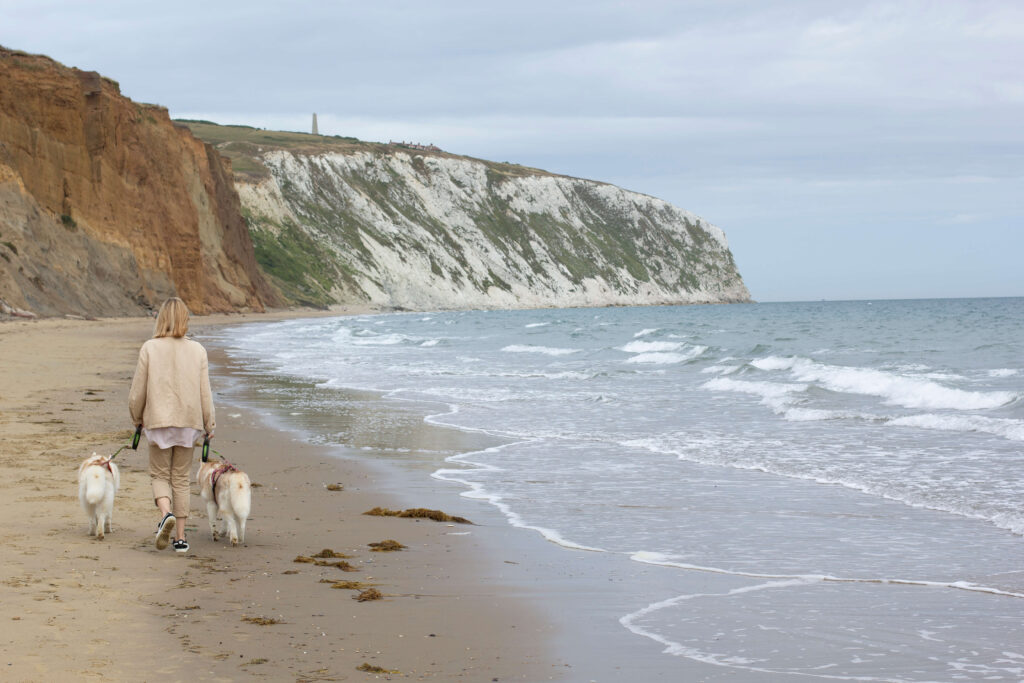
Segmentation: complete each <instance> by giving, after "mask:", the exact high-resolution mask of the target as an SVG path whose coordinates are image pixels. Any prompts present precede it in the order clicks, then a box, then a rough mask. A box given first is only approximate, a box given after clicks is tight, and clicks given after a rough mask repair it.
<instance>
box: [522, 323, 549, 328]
mask: <svg viewBox="0 0 1024 683" xmlns="http://www.w3.org/2000/svg"><path fill="white" fill-rule="evenodd" d="M550 324H551V323H528V324H526V325H523V327H526V328H533V327H547V326H548V325H550Z"/></svg>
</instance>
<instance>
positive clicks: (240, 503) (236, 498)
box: [231, 473, 252, 519]
mask: <svg viewBox="0 0 1024 683" xmlns="http://www.w3.org/2000/svg"><path fill="white" fill-rule="evenodd" d="M231 487H232V488H233V489H235V490H234V491H232V492H231V493H232V496H231V502H232V504H233V505H234V508H235V514H236V515H238V516H239V517H241V518H242V519H246V518H247V517H248V516H249V510H250V507H251V506H252V490H251V487H250V485H249V476H248V475H247V474H244V473H243V474H242V476H240V477H234V478H233V479H232V481H231Z"/></svg>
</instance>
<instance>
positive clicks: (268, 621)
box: [242, 617, 284, 626]
mask: <svg viewBox="0 0 1024 683" xmlns="http://www.w3.org/2000/svg"><path fill="white" fill-rule="evenodd" d="M242 621H247V622H249V623H250V624H256V625H257V626H272V625H273V624H283V623H284V622H283V621H281V620H280V619H272V618H268V617H242Z"/></svg>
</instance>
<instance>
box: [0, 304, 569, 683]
mask: <svg viewBox="0 0 1024 683" xmlns="http://www.w3.org/2000/svg"><path fill="white" fill-rule="evenodd" d="M269 317H273V316H250V317H248V318H247V317H244V316H226V317H211V318H205V319H203V318H197V319H194V320H193V327H194V328H195V327H197V326H199V325H215V324H223V323H235V322H243V321H245V320H247V319H258V320H264V319H268V318H269ZM151 330H152V321H150V320H145V319H127V320H103V321H71V320H43V321H14V322H7V323H2V324H0V377H2V379H0V382H2V384H0V519H3V520H4V522H3V524H2V526H0V548H2V550H0V565H2V569H0V604H2V605H3V607H2V609H0V680H4V681H48V682H49V681H65V680H117V681H120V680H125V681H129V680H130V681H176V680H193V679H196V678H198V679H201V680H208V681H232V680H244V679H247V678H250V677H254V678H264V679H267V680H273V681H293V680H294V681H334V680H350V681H352V680H354V681H360V680H374V679H395V680H399V679H413V680H419V679H430V680H441V681H449V680H473V681H493V680H499V681H506V680H529V681H539V680H548V679H550V678H557V677H558V675H559V673H560V672H561V671H564V669H563V667H564V666H565V665H564V664H560V663H558V662H557V661H556V659H555V657H554V655H553V653H551V652H550V651H549V650H548V648H546V647H545V645H544V643H545V642H546V641H548V640H549V638H550V637H552V635H553V634H552V627H551V626H550V624H549V623H547V621H545V620H544V619H542V618H541V617H539V616H538V615H537V614H536V613H534V612H532V611H531V610H530V609H529V608H528V606H526V605H524V604H523V600H522V599H521V591H519V590H518V589H517V587H516V586H514V585H511V584H506V583H503V581H502V580H501V579H500V577H498V576H497V575H496V573H495V572H494V564H495V562H496V561H497V562H500V561H501V560H496V559H495V558H494V557H493V556H481V554H482V553H485V551H484V550H482V548H485V547H486V538H485V537H486V534H487V528H486V527H471V528H472V529H473V534H472V535H470V536H452V535H450V534H452V533H453V532H460V531H462V530H463V529H462V528H456V527H453V526H450V525H448V524H445V523H437V522H432V521H428V520H420V521H417V520H413V519H398V518H387V517H369V516H364V515H362V514H361V513H362V512H364V511H365V510H369V509H370V508H373V507H375V506H385V507H399V506H398V505H397V504H396V501H394V500H393V499H391V498H390V497H389V496H388V495H385V494H384V493H382V492H381V491H382V489H384V488H387V486H385V485H383V483H382V482H378V481H377V479H376V478H377V477H378V476H380V475H379V473H377V472H375V471H374V470H372V469H371V468H369V467H367V466H365V465H361V464H360V463H358V462H354V461H352V460H348V459H344V458H337V457H334V456H333V455H332V454H330V453H329V452H328V451H327V450H326V449H325V448H324V447H318V446H313V445H309V444H306V443H303V442H300V441H297V440H296V439H295V437H294V435H292V434H289V433H287V432H278V431H275V430H273V429H271V428H268V427H265V426H260V425H259V420H258V419H256V417H255V416H251V415H249V416H246V418H247V419H242V420H237V421H235V422H229V421H227V420H223V419H218V423H219V426H218V430H217V438H216V439H215V441H214V446H215V447H218V448H219V449H224V450H225V451H226V455H228V454H230V455H228V457H230V458H232V459H233V460H236V461H237V462H238V463H239V464H240V465H242V466H243V467H244V469H245V470H246V471H248V473H249V474H250V476H251V477H252V480H253V482H254V483H255V484H259V486H258V487H256V488H254V491H253V513H252V516H251V517H250V520H249V526H248V529H247V538H246V543H245V546H244V547H239V548H232V547H231V546H230V545H229V544H227V543H225V542H220V543H214V542H213V541H212V539H211V538H210V535H209V529H208V525H207V520H206V515H205V508H204V506H203V503H202V500H201V499H200V498H199V496H198V495H195V494H196V493H197V491H196V489H195V486H193V493H194V495H193V498H192V510H193V516H192V517H190V519H189V523H188V527H189V530H188V536H189V541H190V543H191V544H192V549H191V551H190V552H189V553H188V554H187V555H178V554H175V553H174V552H172V551H171V550H170V549H167V550H164V551H157V550H156V548H155V546H154V544H153V532H154V531H155V526H156V522H157V519H158V514H157V511H156V508H155V507H154V505H153V502H152V497H151V489H150V485H149V479H148V474H147V457H146V452H147V450H146V442H145V440H143V442H142V445H141V446H140V448H139V450H138V451H137V452H133V451H127V450H126V451H124V452H122V453H121V455H119V456H118V458H117V463H118V464H119V465H120V467H121V490H120V491H119V492H118V495H117V502H116V504H115V508H114V521H113V532H112V533H110V534H108V535H107V537H106V538H105V539H104V540H103V541H97V540H95V539H93V538H90V537H89V536H88V535H87V523H86V518H85V514H84V512H83V511H82V510H81V508H80V506H79V503H78V495H77V468H78V465H79V463H80V462H81V460H82V459H84V458H85V457H86V456H88V455H90V454H91V453H92V452H94V451H95V452H97V453H100V454H110V453H113V452H114V451H115V450H116V449H117V448H118V447H119V446H121V445H123V444H124V443H126V442H127V441H128V440H129V438H130V434H131V430H130V427H131V425H130V422H129V418H128V410H127V404H126V402H127V393H128V386H129V383H130V381H131V375H132V372H133V370H134V367H135V360H136V358H137V353H138V348H139V346H140V345H141V344H142V342H143V341H145V340H146V339H147V338H149V336H150V333H151ZM213 384H214V391H215V392H216V390H217V386H216V385H217V378H216V376H215V377H214V378H213ZM218 410H219V411H227V410H230V411H231V412H234V413H240V412H244V411H243V410H242V409H239V408H237V407H230V408H228V407H227V406H224V405H221V404H218ZM243 423H244V424H248V425H252V426H249V427H247V428H246V429H244V430H242V429H237V428H235V429H233V428H232V424H243ZM196 459H197V460H198V449H197V453H196ZM193 473H194V470H193ZM334 483H340V484H342V485H343V487H344V488H343V489H342V490H340V491H335V490H330V489H328V488H327V486H328V485H329V484H334ZM390 485H391V486H393V482H392V483H391V484H390ZM388 539H395V540H397V541H399V542H400V543H402V544H404V545H405V546H407V548H406V549H404V550H401V551H398V552H390V553H382V552H371V550H370V548H369V547H368V544H369V543H373V542H379V541H383V540H388ZM324 548H329V549H332V550H334V551H338V552H340V553H345V554H346V555H349V556H350V557H349V558H348V559H347V560H346V561H347V562H349V563H350V564H351V565H353V567H354V568H355V569H356V570H357V571H352V572H345V571H342V570H340V569H338V568H337V567H332V566H317V565H315V564H310V563H295V562H294V561H293V560H294V559H295V558H296V557H297V556H299V555H306V556H308V555H311V554H314V553H317V552H319V551H320V550H322V549H324ZM327 581H356V582H361V583H364V584H372V585H373V587H374V588H376V589H377V590H378V591H380V593H381V594H382V595H383V599H382V600H374V601H365V602H359V601H357V600H355V599H354V598H355V596H356V595H358V593H359V592H360V590H359V589H357V588H354V589H346V588H334V587H332V583H329V582H327ZM268 622H273V623H268ZM364 663H366V664H369V665H371V666H376V667H381V668H383V669H389V670H396V671H398V672H400V673H392V674H381V673H376V674H375V673H366V672H363V671H359V670H357V667H360V666H361V665H363V664H364Z"/></svg>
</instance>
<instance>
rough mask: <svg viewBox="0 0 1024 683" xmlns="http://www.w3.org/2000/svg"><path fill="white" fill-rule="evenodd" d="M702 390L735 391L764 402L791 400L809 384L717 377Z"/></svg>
mask: <svg viewBox="0 0 1024 683" xmlns="http://www.w3.org/2000/svg"><path fill="white" fill-rule="evenodd" d="M701 388H702V389H710V390H712V391H733V392H736V393H740V394H753V395H755V396H760V397H761V398H762V399H763V400H777V399H791V398H792V397H793V394H796V393H801V392H804V391H807V388H808V385H807V384H786V383H783V382H755V381H747V380H739V379H729V378H728V377H717V378H715V379H711V380H708V381H707V382H705V383H704V384H702V385H701Z"/></svg>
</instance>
